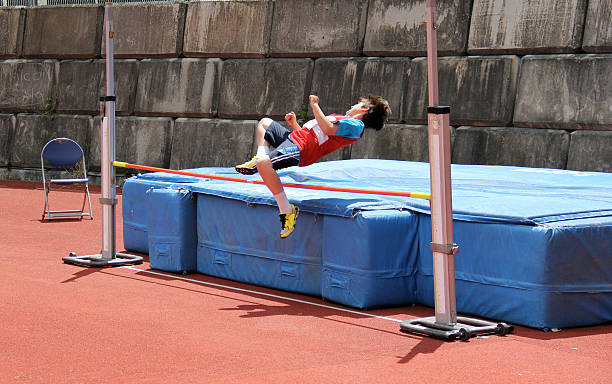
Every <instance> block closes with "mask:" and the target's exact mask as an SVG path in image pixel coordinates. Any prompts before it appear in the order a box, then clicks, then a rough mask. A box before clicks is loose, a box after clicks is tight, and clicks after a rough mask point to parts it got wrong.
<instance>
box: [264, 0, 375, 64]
mask: <svg viewBox="0 0 612 384" xmlns="http://www.w3.org/2000/svg"><path fill="white" fill-rule="evenodd" d="M367 5H368V3H367V2H366V1H358V2H354V1H353V0H336V1H327V0H311V1H303V0H283V1H276V2H275V3H274V16H273V23H272V30H271V33H270V55H271V56H276V57H288V56H290V57H321V56H359V55H360V53H361V48H362V44H363V38H364V35H365V26H366V18H367Z"/></svg>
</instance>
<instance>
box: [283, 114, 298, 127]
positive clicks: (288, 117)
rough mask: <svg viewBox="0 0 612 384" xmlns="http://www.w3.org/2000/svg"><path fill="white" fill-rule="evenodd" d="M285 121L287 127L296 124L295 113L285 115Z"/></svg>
mask: <svg viewBox="0 0 612 384" xmlns="http://www.w3.org/2000/svg"><path fill="white" fill-rule="evenodd" d="M285 121H286V122H287V123H289V125H293V124H294V123H295V124H297V118H296V117H295V112H289V113H287V114H286V115H285Z"/></svg>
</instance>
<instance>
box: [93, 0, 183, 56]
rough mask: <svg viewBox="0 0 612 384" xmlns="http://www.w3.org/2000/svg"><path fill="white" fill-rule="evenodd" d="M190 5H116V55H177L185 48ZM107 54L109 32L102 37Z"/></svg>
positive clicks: (104, 51) (102, 49) (114, 11)
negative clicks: (184, 36) (187, 16)
mask: <svg viewBox="0 0 612 384" xmlns="http://www.w3.org/2000/svg"><path fill="white" fill-rule="evenodd" d="M186 7H187V5H186V4H184V3H161V2H158V3H155V4H152V3H150V4H129V5H127V4H126V5H120V6H117V7H113V29H114V32H115V36H114V38H113V50H114V56H115V57H117V58H153V57H156V58H161V57H178V56H179V55H180V54H181V53H182V50H183V31H184V29H185V14H186V13H187V8H186ZM100 46H101V51H100V53H101V55H102V57H105V55H106V35H105V34H104V33H103V34H102V35H101V40H100Z"/></svg>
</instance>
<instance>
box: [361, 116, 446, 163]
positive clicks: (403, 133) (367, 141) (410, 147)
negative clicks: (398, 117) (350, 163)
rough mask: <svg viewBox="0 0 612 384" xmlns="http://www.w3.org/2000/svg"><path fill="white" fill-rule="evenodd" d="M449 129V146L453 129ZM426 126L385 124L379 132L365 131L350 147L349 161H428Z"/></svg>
mask: <svg viewBox="0 0 612 384" xmlns="http://www.w3.org/2000/svg"><path fill="white" fill-rule="evenodd" d="M450 129H451V144H452V138H453V133H454V129H453V128H452V127H450ZM428 145H429V144H428V137H427V126H426V125H405V124H387V125H385V127H384V128H383V129H382V130H380V131H375V130H373V129H367V130H366V132H365V133H364V135H363V138H361V140H359V141H357V142H356V143H354V144H353V145H352V146H351V147H352V149H351V159H389V160H408V161H425V162H427V161H429V148H428Z"/></svg>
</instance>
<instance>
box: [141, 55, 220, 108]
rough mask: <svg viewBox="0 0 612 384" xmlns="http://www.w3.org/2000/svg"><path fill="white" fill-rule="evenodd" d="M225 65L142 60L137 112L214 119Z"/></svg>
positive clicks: (204, 61)
mask: <svg viewBox="0 0 612 384" xmlns="http://www.w3.org/2000/svg"><path fill="white" fill-rule="evenodd" d="M221 65H222V61H221V60H220V59H165V60H157V59H154V60H150V59H147V60H142V61H141V62H140V63H139V65H138V86H137V90H136V101H135V105H134V111H135V113H136V114H137V115H142V116H182V117H185V116H192V117H211V116H214V115H215V114H216V112H217V100H218V89H219V81H220V80H219V79H220V72H221Z"/></svg>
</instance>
